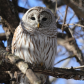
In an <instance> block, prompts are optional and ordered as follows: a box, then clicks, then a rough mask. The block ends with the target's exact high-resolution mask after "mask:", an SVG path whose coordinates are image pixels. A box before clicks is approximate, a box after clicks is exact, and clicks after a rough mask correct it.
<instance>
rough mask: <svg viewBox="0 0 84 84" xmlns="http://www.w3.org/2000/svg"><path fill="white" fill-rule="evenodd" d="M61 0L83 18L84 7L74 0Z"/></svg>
mask: <svg viewBox="0 0 84 84" xmlns="http://www.w3.org/2000/svg"><path fill="white" fill-rule="evenodd" d="M63 2H64V3H65V4H67V5H68V6H69V7H71V8H72V9H73V11H74V12H75V14H76V15H77V16H79V17H81V18H84V8H83V7H80V6H79V5H77V4H76V3H75V1H74V0H63Z"/></svg>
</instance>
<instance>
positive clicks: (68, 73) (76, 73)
mask: <svg viewBox="0 0 84 84" xmlns="http://www.w3.org/2000/svg"><path fill="white" fill-rule="evenodd" d="M0 57H1V58H2V59H5V60H7V59H9V61H10V63H12V64H13V65H16V66H17V67H18V68H19V69H20V70H21V72H23V73H24V74H26V76H27V77H28V79H29V80H30V82H31V83H33V84H34V83H37V84H41V80H39V79H37V77H36V76H35V75H34V73H33V71H34V72H36V73H41V74H45V75H51V76H54V77H56V78H65V79H71V78H73V79H75V80H80V79H81V80H84V71H82V70H75V69H73V67H72V68H69V69H68V68H53V70H52V69H45V68H43V67H40V66H33V65H31V64H29V63H26V62H25V61H24V60H23V59H21V58H19V57H17V56H15V55H12V54H11V53H9V52H7V51H5V50H4V49H2V48H0ZM28 64H29V65H28ZM4 67H5V66H4ZM0 68H2V67H0ZM10 68H11V67H10ZM5 69H6V68H5ZM31 74H32V75H31Z"/></svg>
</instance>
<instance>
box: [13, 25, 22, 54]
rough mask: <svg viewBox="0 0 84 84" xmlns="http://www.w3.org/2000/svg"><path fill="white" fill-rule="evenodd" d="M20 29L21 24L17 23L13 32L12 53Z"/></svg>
mask: <svg viewBox="0 0 84 84" xmlns="http://www.w3.org/2000/svg"><path fill="white" fill-rule="evenodd" d="M21 31H22V28H21V26H20V25H19V26H18V27H17V28H16V29H15V32H14V35H13V39H12V54H13V53H14V50H15V48H16V46H15V44H16V42H17V40H18V35H19V34H20V33H21Z"/></svg>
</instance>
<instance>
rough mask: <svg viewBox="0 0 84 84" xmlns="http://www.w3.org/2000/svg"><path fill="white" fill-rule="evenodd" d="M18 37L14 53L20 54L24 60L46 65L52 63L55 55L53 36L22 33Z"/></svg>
mask: <svg viewBox="0 0 84 84" xmlns="http://www.w3.org/2000/svg"><path fill="white" fill-rule="evenodd" d="M18 37H19V38H18V41H17V43H16V46H17V48H16V51H15V55H17V56H20V57H21V58H22V59H24V60H25V61H26V62H30V63H37V64H39V63H43V64H44V65H45V66H46V67H47V66H48V67H51V66H52V65H53V62H54V59H55V55H56V39H55V38H50V37H47V36H45V35H41V34H40V35H39V34H38V35H30V34H23V33H21V34H20V35H19V36H18ZM19 39H20V40H19ZM49 65H50V66H49Z"/></svg>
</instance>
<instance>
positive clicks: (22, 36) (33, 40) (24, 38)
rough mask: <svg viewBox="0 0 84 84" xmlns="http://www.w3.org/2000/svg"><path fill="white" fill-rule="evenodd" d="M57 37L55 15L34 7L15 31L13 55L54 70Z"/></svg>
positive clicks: (45, 9)
mask: <svg viewBox="0 0 84 84" xmlns="http://www.w3.org/2000/svg"><path fill="white" fill-rule="evenodd" d="M56 35H57V27H56V21H55V17H54V15H53V13H52V12H51V11H50V10H49V9H47V8H44V7H33V8H31V9H29V10H28V11H27V12H26V13H25V14H24V16H23V17H22V20H21V21H20V24H19V26H18V27H17V28H16V30H15V33H14V36H13V40H12V53H13V54H15V55H16V56H19V57H20V58H22V59H24V60H25V61H26V62H29V63H31V64H35V63H36V64H41V63H43V66H45V68H52V67H53V64H54V59H55V56H56V53H57V52H56V50H57V43H56V40H57V38H56ZM37 76H38V74H37ZM40 76H41V74H40ZM40 76H38V77H40ZM43 77H44V75H43ZM44 79H45V78H44ZM24 84H26V83H24Z"/></svg>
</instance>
